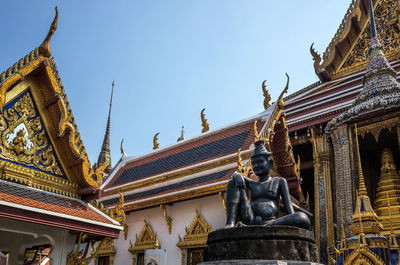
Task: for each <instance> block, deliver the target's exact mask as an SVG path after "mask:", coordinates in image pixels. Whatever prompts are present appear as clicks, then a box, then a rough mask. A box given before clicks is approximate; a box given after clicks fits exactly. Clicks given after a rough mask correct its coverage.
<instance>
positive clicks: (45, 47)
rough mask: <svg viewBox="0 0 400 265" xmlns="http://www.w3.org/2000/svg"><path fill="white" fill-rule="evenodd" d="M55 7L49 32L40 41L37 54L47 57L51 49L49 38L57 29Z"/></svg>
mask: <svg viewBox="0 0 400 265" xmlns="http://www.w3.org/2000/svg"><path fill="white" fill-rule="evenodd" d="M55 9H56V16H55V17H54V20H53V23H51V26H50V29H49V33H47V36H46V38H45V39H44V41H43V42H42V44H41V45H40V47H39V54H40V55H43V56H44V57H47V58H49V57H50V56H51V49H50V40H51V37H52V36H53V34H54V32H55V31H56V30H57V23H58V9H57V7H56V8H55Z"/></svg>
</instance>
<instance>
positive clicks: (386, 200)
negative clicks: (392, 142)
mask: <svg viewBox="0 0 400 265" xmlns="http://www.w3.org/2000/svg"><path fill="white" fill-rule="evenodd" d="M381 161H382V162H381V164H382V166H381V176H380V178H379V182H378V189H377V194H376V199H375V211H376V213H377V215H378V216H379V220H380V221H381V223H382V225H383V230H384V231H383V233H384V234H388V233H389V232H390V230H391V229H393V230H395V232H397V233H398V232H399V231H400V179H399V174H398V173H397V172H396V165H395V163H394V160H393V153H392V151H391V150H390V149H388V148H386V149H384V150H383V151H382V155H381ZM388 205H391V218H390V216H389V207H388ZM390 219H391V220H390Z"/></svg>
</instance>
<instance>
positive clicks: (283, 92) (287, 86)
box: [278, 73, 290, 109]
mask: <svg viewBox="0 0 400 265" xmlns="http://www.w3.org/2000/svg"><path fill="white" fill-rule="evenodd" d="M286 78H287V81H286V86H285V89H284V90H283V91H282V93H281V95H280V96H279V99H278V107H279V108H280V109H283V107H284V106H285V103H284V102H283V94H286V93H287V91H288V89H289V80H290V78H289V75H288V73H286Z"/></svg>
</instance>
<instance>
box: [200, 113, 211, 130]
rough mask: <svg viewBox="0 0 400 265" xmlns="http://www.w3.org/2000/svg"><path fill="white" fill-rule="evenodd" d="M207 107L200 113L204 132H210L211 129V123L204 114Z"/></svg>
mask: <svg viewBox="0 0 400 265" xmlns="http://www.w3.org/2000/svg"><path fill="white" fill-rule="evenodd" d="M205 110H206V109H205V108H204V109H202V110H201V113H200V117H201V126H203V130H201V132H202V133H205V132H208V130H210V125H209V124H208V122H207V119H206V115H205V114H204V111H205Z"/></svg>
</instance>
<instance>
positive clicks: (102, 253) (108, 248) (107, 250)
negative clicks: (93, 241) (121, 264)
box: [96, 237, 117, 264]
mask: <svg viewBox="0 0 400 265" xmlns="http://www.w3.org/2000/svg"><path fill="white" fill-rule="evenodd" d="M116 253H117V251H116V250H115V248H114V240H113V239H111V238H109V237H108V238H106V239H105V240H104V242H103V244H102V245H101V246H100V248H99V251H98V252H97V255H96V256H97V257H110V259H112V260H114V256H115V254H116ZM110 264H113V262H110Z"/></svg>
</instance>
